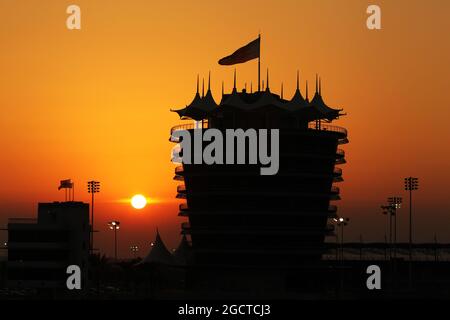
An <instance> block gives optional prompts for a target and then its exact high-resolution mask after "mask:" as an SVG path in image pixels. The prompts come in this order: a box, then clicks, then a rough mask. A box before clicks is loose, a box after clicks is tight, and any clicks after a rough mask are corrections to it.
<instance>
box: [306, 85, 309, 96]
mask: <svg viewBox="0 0 450 320" xmlns="http://www.w3.org/2000/svg"><path fill="white" fill-rule="evenodd" d="M308 100H309V98H308V80H306V101H308Z"/></svg>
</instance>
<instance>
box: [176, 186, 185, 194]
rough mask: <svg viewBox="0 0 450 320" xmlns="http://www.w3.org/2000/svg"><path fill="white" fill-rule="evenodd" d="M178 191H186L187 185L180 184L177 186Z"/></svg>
mask: <svg viewBox="0 0 450 320" xmlns="http://www.w3.org/2000/svg"><path fill="white" fill-rule="evenodd" d="M177 192H179V193H186V186H185V185H184V184H180V185H179V186H178V187H177Z"/></svg>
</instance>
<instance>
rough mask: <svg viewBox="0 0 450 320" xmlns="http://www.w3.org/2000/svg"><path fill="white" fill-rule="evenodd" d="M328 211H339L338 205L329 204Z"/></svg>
mask: <svg viewBox="0 0 450 320" xmlns="http://www.w3.org/2000/svg"><path fill="white" fill-rule="evenodd" d="M328 211H331V212H336V211H337V206H335V205H334V204H330V205H329V206H328Z"/></svg>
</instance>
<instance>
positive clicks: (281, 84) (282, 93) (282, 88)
mask: <svg viewBox="0 0 450 320" xmlns="http://www.w3.org/2000/svg"><path fill="white" fill-rule="evenodd" d="M280 96H281V99H283V82H282V83H281V95H280Z"/></svg>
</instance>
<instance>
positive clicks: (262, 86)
mask: <svg viewBox="0 0 450 320" xmlns="http://www.w3.org/2000/svg"><path fill="white" fill-rule="evenodd" d="M261 82H262V85H261V88H262V90H264V80H262V81H261Z"/></svg>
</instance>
